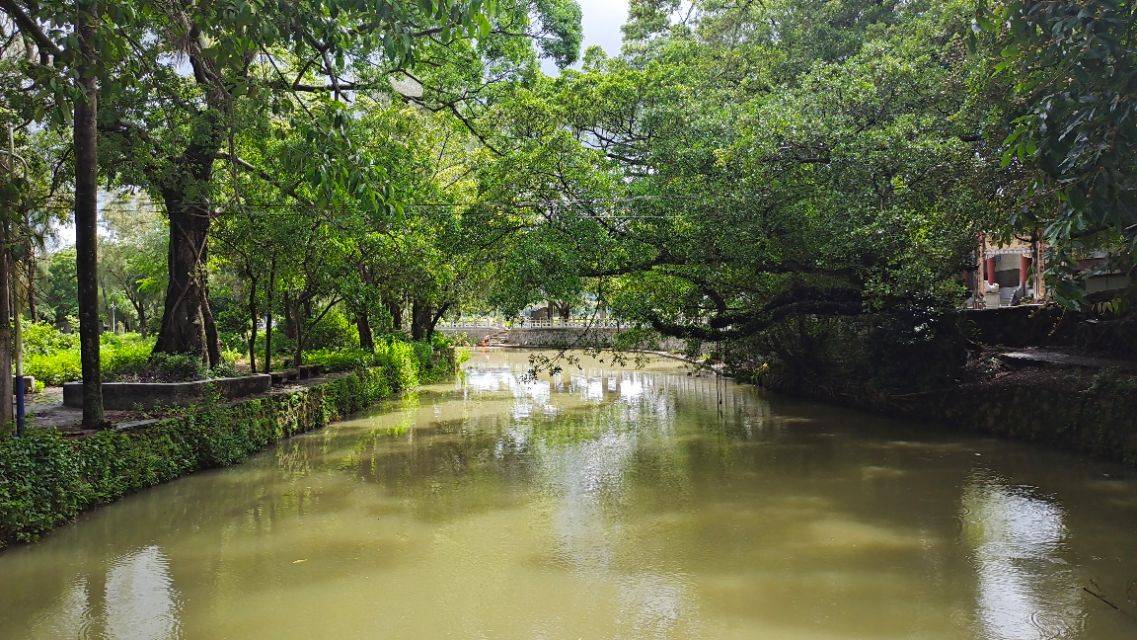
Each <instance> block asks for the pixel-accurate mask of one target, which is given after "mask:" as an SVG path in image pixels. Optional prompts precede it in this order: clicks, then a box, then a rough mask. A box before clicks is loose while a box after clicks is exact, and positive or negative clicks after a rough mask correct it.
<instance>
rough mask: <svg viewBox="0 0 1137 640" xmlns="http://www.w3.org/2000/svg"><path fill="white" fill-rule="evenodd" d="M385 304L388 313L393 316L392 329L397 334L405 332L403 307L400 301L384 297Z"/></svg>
mask: <svg viewBox="0 0 1137 640" xmlns="http://www.w3.org/2000/svg"><path fill="white" fill-rule="evenodd" d="M383 304H384V306H386V307H387V313H389V314H390V315H391V329H392V330H394V331H395V332H396V333H398V332H399V331H402V330H403V305H401V304H400V303H399V299H398V298H396V297H394V296H391V297H387V296H384V297H383Z"/></svg>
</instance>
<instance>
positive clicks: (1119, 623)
mask: <svg viewBox="0 0 1137 640" xmlns="http://www.w3.org/2000/svg"><path fill="white" fill-rule="evenodd" d="M529 355H530V354H528V353H526V352H520V351H490V352H478V353H475V354H474V356H473V358H472V360H471V361H470V362H469V363H468V364H467V367H466V371H465V375H464V376H463V377H462V379H461V380H459V381H456V382H453V383H448V384H445V385H437V386H432V387H427V388H425V389H423V390H422V391H421V392H420V393H418V394H416V395H415V396H412V397H408V398H404V399H401V400H399V401H396V402H392V403H389V404H388V405H385V406H383V407H379V408H377V409H376V410H375V411H373V412H370V413H368V414H367V415H364V416H360V417H358V418H355V419H353V420H349V421H346V422H342V423H339V424H335V425H332V426H330V427H328V428H326V429H324V430H321V431H319V432H314V433H310V434H307V435H304V436H301V437H297V438H294V439H292V440H289V441H287V442H284V443H281V444H279V445H277V446H275V447H273V448H271V449H269V450H267V451H265V452H263V453H262V454H260V455H258V456H256V457H254V458H253V459H252V460H250V461H248V462H246V463H244V464H241V465H239V466H236V467H232V468H228V469H222V470H216V471H208V472H203V473H199V474H196V475H193V476H190V477H187V478H183V479H181V480H178V481H175V482H172V483H169V484H167V485H164V486H161V487H157V488H154V489H151V490H148V491H144V492H142V493H139V494H137V495H133V496H129V497H127V498H125V499H123V500H121V501H119V502H117V503H115V504H112V505H109V506H107V507H104V508H101V509H97V510H94V511H92V512H89V513H87V514H84V515H83V516H82V517H81V518H80V519H79V520H78V521H77V522H76V523H74V524H73V525H70V526H67V527H64V528H62V529H60V530H58V531H56V532H54V533H52V534H50V535H48V536H46V537H45V538H44V539H43V540H42V541H41V542H39V543H37V544H31V545H24V546H20V547H17V548H14V549H11V550H8V551H6V552H4V553H2V554H0V638H3V639H5V640H14V639H18V638H51V639H56V638H111V639H150V638H188V639H197V638H204V639H223V638H232V639H240V640H245V639H250V638H274V639H290V638H298V639H299V638H303V639H309V638H399V639H403V638H406V639H441V638H461V639H466V638H487V639H497V638H501V639H526V640H529V639H533V640H540V639H550V640H551V639H578V638H580V639H585V640H598V639H613V640H615V639H621V640H631V639H641V638H644V639H646V638H706V639H715V640H720V639H722V640H726V639H733V638H769V639H774V640H778V639H785V640H794V639H805V638H809V639H850V640H852V639H858V640H860V639H868V638H917V639H940V638H982V639H990V640H1020V639H1023V640H1025V639H1030V640H1035V639H1049V638H1054V639H1057V638H1062V639H1071V638H1078V639H1087V640H1111V639H1114V638H1127V639H1131V638H1135V637H1137V473H1135V472H1134V470H1131V469H1126V468H1123V467H1118V466H1113V465H1110V464H1105V463H1100V462H1096V461H1093V460H1089V459H1086V458H1083V457H1078V456H1073V455H1067V454H1064V453H1061V452H1058V451H1055V450H1050V449H1046V448H1041V447H1035V446H1031V445H1025V444H1020V443H1013V442H1008V441H1004V440H997V439H991V438H985V437H981V436H976V435H969V434H961V433H959V432H953V431H948V430H944V429H939V428H935V427H932V426H929V425H922V424H916V423H912V422H902V421H894V420H887V419H883V418H878V417H874V416H869V415H865V414H861V413H856V412H851V411H845V410H841V409H837V408H833V407H829V406H825V405H819V404H816V403H810V402H803V401H798V400H792V399H786V398H781V397H771V396H767V395H765V394H763V393H761V392H759V391H757V390H755V389H753V388H751V387H747V386H742V385H736V384H733V383H731V382H729V381H725V380H717V379H715V378H714V377H708V376H702V377H700V376H692V375H688V373H689V372H688V371H687V370H686V369H685V367H684V365H682V364H681V363H678V362H675V361H671V360H662V359H651V360H649V361H648V362H646V363H642V365H643V366H641V367H637V365H636V363H634V362H628V363H624V364H614V363H611V362H608V361H605V362H600V361H597V360H594V359H592V358H583V359H581V360H580V361H579V362H576V363H566V365H565V366H564V371H563V372H562V373H559V374H557V375H548V374H545V375H540V376H537V377H536V378H530V377H528V376H527V375H526V372H527V370H528V368H529V364H528V362H529V361H528V357H529Z"/></svg>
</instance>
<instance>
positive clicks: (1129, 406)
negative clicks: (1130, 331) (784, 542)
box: [768, 372, 1137, 465]
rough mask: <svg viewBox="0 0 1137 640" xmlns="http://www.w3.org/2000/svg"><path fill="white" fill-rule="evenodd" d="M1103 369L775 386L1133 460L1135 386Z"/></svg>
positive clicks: (1136, 460) (1136, 449)
mask: <svg viewBox="0 0 1137 640" xmlns="http://www.w3.org/2000/svg"><path fill="white" fill-rule="evenodd" d="M1112 375H1113V374H1111V373H1110V372H1105V373H1103V374H1101V375H1100V376H1099V383H1097V384H1092V385H1089V386H1088V387H1087V386H1086V385H1075V384H1071V385H1067V386H1064V387H1062V386H1056V385H1054V384H1053V383H1052V381H1051V382H1045V381H1040V380H1038V379H1037V378H1033V377H1031V376H1008V377H1006V378H1004V379H1001V380H994V381H989V382H983V383H973V384H962V385H958V386H953V387H948V388H944V389H936V390H931V391H923V392H920V393H911V394H903V395H899V394H880V393H875V394H874V393H870V392H866V391H864V390H861V391H859V392H858V391H854V390H852V389H848V390H846V391H843V392H840V391H835V390H834V389H833V388H824V389H823V388H819V387H817V386H813V385H796V384H794V383H793V382H791V381H789V380H786V379H781V380H780V381H779V382H777V383H776V384H772V385H768V386H770V387H771V388H772V389H774V390H776V391H780V392H783V393H788V394H790V395H798V396H806V397H811V398H815V399H819V400H825V401H829V402H835V403H838V404H843V405H847V406H853V407H856V408H860V409H866V410H869V411H874V412H877V413H884V414H888V415H893V416H898V417H903V418H908V419H912V420H923V421H927V422H934V423H938V424H945V425H948V426H952V427H956V428H960V429H963V430H967V431H974V432H981V433H988V434H992V435H996V436H1003V437H1007V438H1014V439H1016V440H1025V441H1030V442H1039V443H1045V444H1049V445H1055V446H1058V447H1060V448H1063V449H1067V450H1070V451H1077V452H1082V453H1089V454H1093V455H1096V456H1099V457H1102V458H1106V459H1109V460H1114V461H1118V462H1124V463H1127V464H1132V465H1137V388H1132V382H1130V381H1127V380H1126V379H1125V378H1123V377H1118V378H1116V379H1115V378H1113V377H1111V376H1112Z"/></svg>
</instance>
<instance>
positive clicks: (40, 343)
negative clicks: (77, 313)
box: [20, 320, 79, 355]
mask: <svg viewBox="0 0 1137 640" xmlns="http://www.w3.org/2000/svg"><path fill="white" fill-rule="evenodd" d="M21 322H23V324H22V325H21V327H20V329H21V331H22V333H23V339H24V354H25V355H46V354H49V353H54V352H56V351H66V350H68V349H75V348H77V347H78V346H79V335H78V334H76V333H63V332H62V331H60V330H59V329H57V328H55V327H54V326H53V325H50V324H48V323H46V322H29V321H28V320H21Z"/></svg>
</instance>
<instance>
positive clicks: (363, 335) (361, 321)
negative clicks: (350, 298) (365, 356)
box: [355, 311, 375, 353]
mask: <svg viewBox="0 0 1137 640" xmlns="http://www.w3.org/2000/svg"><path fill="white" fill-rule="evenodd" d="M355 329H356V331H358V332H359V347H360V348H361V349H366V350H367V351H370V352H371V353H375V334H374V333H372V331H371V321H370V320H368V318H367V312H365V311H361V312H359V313H356V314H355Z"/></svg>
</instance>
